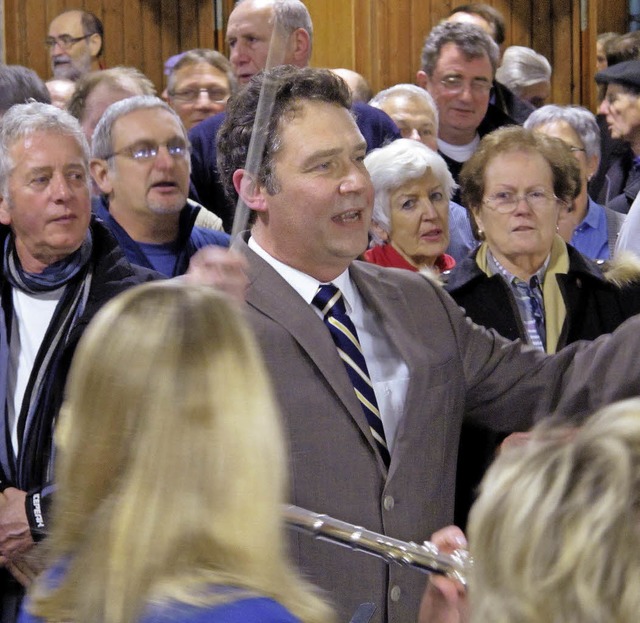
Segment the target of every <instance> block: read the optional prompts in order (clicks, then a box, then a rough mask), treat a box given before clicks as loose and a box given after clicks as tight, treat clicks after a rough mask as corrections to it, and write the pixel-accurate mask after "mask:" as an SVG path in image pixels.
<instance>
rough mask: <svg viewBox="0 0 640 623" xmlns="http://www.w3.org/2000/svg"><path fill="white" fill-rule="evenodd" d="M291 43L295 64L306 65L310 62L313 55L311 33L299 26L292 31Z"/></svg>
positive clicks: (291, 52)
mask: <svg viewBox="0 0 640 623" xmlns="http://www.w3.org/2000/svg"><path fill="white" fill-rule="evenodd" d="M289 45H290V46H291V51H290V54H291V58H292V60H293V61H294V62H293V64H294V65H296V66H298V67H305V66H306V65H307V64H308V62H309V56H311V38H310V37H309V33H308V32H307V31H306V30H305V29H304V28H297V29H296V30H294V31H293V32H292V33H291V37H290V38H289Z"/></svg>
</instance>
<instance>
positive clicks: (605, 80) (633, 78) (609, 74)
mask: <svg viewBox="0 0 640 623" xmlns="http://www.w3.org/2000/svg"><path fill="white" fill-rule="evenodd" d="M596 82H597V83H598V84H610V83H613V84H622V85H624V86H628V87H632V88H633V89H637V90H638V91H640V60H639V61H624V62H623V63H616V64H615V65H611V67H607V68H606V69H605V70H603V71H599V72H598V73H597V74H596Z"/></svg>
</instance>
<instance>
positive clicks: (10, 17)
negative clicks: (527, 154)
mask: <svg viewBox="0 0 640 623" xmlns="http://www.w3.org/2000/svg"><path fill="white" fill-rule="evenodd" d="M4 2H5V41H6V58H7V62H8V63H19V64H23V65H27V66H29V67H31V68H33V69H34V70H35V71H37V72H38V73H39V74H40V75H41V76H42V77H43V78H48V77H49V76H50V68H49V58H48V54H47V52H46V49H45V48H44V45H43V41H44V38H45V36H46V32H47V27H48V24H49V22H50V21H51V19H53V17H55V16H56V15H57V14H59V13H61V12H62V11H64V10H67V9H70V8H86V9H87V10H90V11H92V12H94V13H96V15H98V16H99V17H100V19H102V21H103V23H104V26H105V32H106V41H105V55H104V61H105V64H106V66H108V67H113V66H115V65H134V66H137V67H139V68H140V69H141V70H142V71H143V72H144V73H146V74H147V75H148V76H149V78H151V80H152V81H153V82H154V83H155V85H156V87H157V88H158V90H159V91H161V90H162V88H163V87H164V74H163V65H164V61H165V60H166V59H167V58H168V57H169V56H171V55H173V54H176V53H178V52H180V51H181V50H185V49H190V48H193V47H213V46H214V44H215V45H216V47H217V49H220V50H222V51H224V43H223V41H224V39H223V31H222V30H217V31H216V30H215V11H216V10H218V11H219V12H220V14H221V15H222V16H223V22H224V21H225V20H226V16H228V14H229V12H230V10H231V8H232V6H233V0H180V1H179V2H178V1H176V0H4ZM305 2H306V4H307V6H308V7H309V11H310V13H311V15H312V18H313V21H314V27H315V41H314V53H313V57H312V64H313V65H314V66H316V67H348V68H352V69H355V70H356V71H359V72H360V73H362V74H363V75H364V76H365V77H366V78H367V79H368V80H369V82H370V83H371V86H372V88H373V89H374V91H377V90H379V89H382V88H385V87H388V86H390V85H392V84H396V83H398V82H414V79H415V72H416V71H417V70H418V69H419V67H420V53H421V50H422V46H423V43H424V39H425V37H426V35H427V34H428V32H429V31H430V29H431V28H432V27H433V26H434V25H435V24H437V23H438V22H439V21H440V19H442V18H443V17H445V16H446V15H448V14H449V12H450V11H451V9H452V8H453V7H455V6H459V5H460V4H465V3H466V2H467V0H305ZM488 2H489V4H491V5H492V6H494V7H495V8H497V9H498V10H499V11H501V12H502V13H503V15H504V16H505V19H506V23H507V40H506V45H514V44H518V45H527V46H530V47H533V48H534V49H536V50H537V51H538V52H540V53H542V54H544V55H545V56H547V58H548V59H549V61H550V62H551V63H552V65H553V67H554V75H553V83H552V98H553V99H554V100H555V101H557V102H558V103H569V102H576V103H580V102H581V103H584V104H586V105H588V106H593V105H595V90H594V88H593V81H592V77H593V66H594V61H593V58H594V50H595V37H596V35H597V33H598V32H603V31H605V30H618V31H624V30H625V29H626V19H627V16H626V13H627V9H626V6H627V5H626V0H586V5H587V7H588V18H589V19H588V23H587V28H586V29H583V28H581V20H580V12H579V11H580V0H488ZM225 23H226V22H225Z"/></svg>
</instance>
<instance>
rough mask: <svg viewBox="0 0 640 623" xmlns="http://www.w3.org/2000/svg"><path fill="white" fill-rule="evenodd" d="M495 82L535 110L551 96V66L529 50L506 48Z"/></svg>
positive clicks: (520, 46)
mask: <svg viewBox="0 0 640 623" xmlns="http://www.w3.org/2000/svg"><path fill="white" fill-rule="evenodd" d="M496 80H497V81H498V82H500V83H501V84H504V85H505V86H506V87H508V88H509V89H511V90H512V91H513V92H514V93H515V94H516V95H517V96H518V97H519V98H520V99H523V100H525V101H527V102H529V103H530V104H531V105H532V106H534V107H535V108H540V106H543V105H544V104H545V102H546V100H547V99H549V95H550V94H551V65H550V64H549V61H548V60H547V59H546V58H545V57H544V56H542V54H538V53H537V52H536V51H535V50H532V49H531V48H527V47H524V46H522V45H512V46H511V47H508V48H507V49H506V50H505V51H504V54H503V55H502V63H500V67H498V69H497V70H496Z"/></svg>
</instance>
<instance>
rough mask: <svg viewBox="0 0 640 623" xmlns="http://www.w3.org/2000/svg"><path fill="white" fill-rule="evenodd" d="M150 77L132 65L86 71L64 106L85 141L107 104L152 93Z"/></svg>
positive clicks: (153, 90)
mask: <svg viewBox="0 0 640 623" xmlns="http://www.w3.org/2000/svg"><path fill="white" fill-rule="evenodd" d="M155 94H156V89H155V87H154V86H153V83H152V82H151V80H149V78H147V77H146V76H145V75H144V74H143V73H142V72H141V71H139V70H138V69H136V68H135V67H113V68H111V69H105V70H104V71H94V72H92V73H90V74H87V75H86V76H84V77H83V78H81V79H80V80H78V82H77V84H76V89H75V91H74V92H73V94H72V96H71V99H70V100H69V104H68V105H67V110H68V111H69V112H70V113H71V114H72V115H73V116H74V117H75V118H76V119H77V120H78V121H79V122H80V126H81V127H82V129H83V130H84V134H85V136H86V137H87V141H89V143H91V137H92V136H93V131H94V130H95V129H96V125H98V121H100V117H102V114H103V113H104V111H105V110H106V109H107V107H108V106H110V105H111V104H113V103H114V102H118V101H120V100H122V99H125V98H126V97H131V96H133V95H155Z"/></svg>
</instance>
